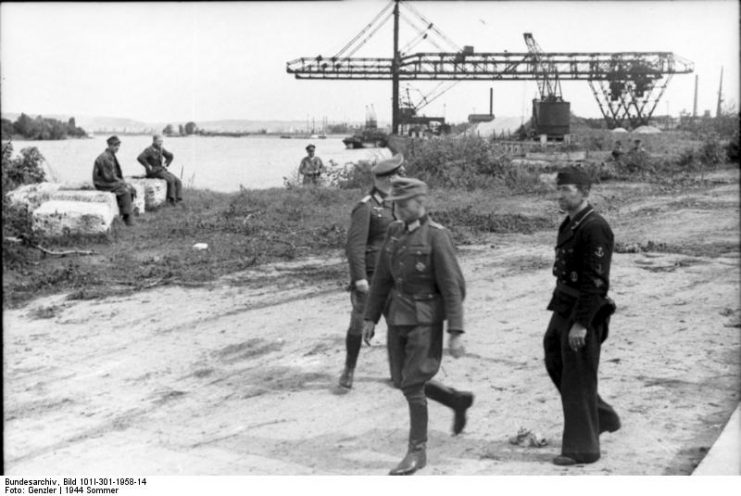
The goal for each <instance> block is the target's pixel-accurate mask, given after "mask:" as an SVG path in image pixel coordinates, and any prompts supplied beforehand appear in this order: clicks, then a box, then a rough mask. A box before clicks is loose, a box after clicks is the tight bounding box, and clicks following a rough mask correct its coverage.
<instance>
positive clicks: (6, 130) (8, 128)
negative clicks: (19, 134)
mask: <svg viewBox="0 0 741 496" xmlns="http://www.w3.org/2000/svg"><path fill="white" fill-rule="evenodd" d="M14 133H15V129H14V128H13V123H12V122H11V121H10V120H9V119H2V139H4V140H9V139H10V138H11V137H12V136H13V134H14Z"/></svg>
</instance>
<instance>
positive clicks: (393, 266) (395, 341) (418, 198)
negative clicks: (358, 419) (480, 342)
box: [363, 178, 473, 475]
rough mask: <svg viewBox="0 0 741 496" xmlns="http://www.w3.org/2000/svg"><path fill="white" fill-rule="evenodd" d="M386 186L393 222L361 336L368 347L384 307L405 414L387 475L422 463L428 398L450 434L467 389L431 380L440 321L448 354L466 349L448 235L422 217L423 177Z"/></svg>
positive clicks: (468, 399)
mask: <svg viewBox="0 0 741 496" xmlns="http://www.w3.org/2000/svg"><path fill="white" fill-rule="evenodd" d="M391 185H392V188H391V195H390V196H389V198H387V199H390V200H393V201H394V202H395V204H396V212H397V216H398V217H399V219H400V220H398V221H395V222H393V223H391V225H390V226H389V229H388V233H387V235H386V238H385V240H384V244H383V246H382V247H381V252H380V255H379V257H378V261H377V262H376V271H375V275H374V276H373V282H372V284H371V288H370V294H369V296H368V303H367V305H366V307H365V315H364V319H365V322H364V324H363V339H364V340H365V341H366V343H367V344H370V340H371V338H372V337H373V335H374V328H375V324H376V323H377V322H378V320H379V319H380V317H381V314H382V313H383V312H384V309H385V308H386V307H387V305H388V310H387V313H386V322H387V323H388V335H387V342H388V343H387V344H388V352H389V361H390V364H391V369H392V376H393V377H395V378H398V379H399V385H400V387H401V390H402V392H403V393H404V396H405V397H406V399H407V403H408V405H409V418H410V429H409V448H408V451H407V454H406V456H405V457H404V459H403V460H402V461H401V462H400V463H399V464H398V465H397V466H396V467H395V468H394V469H392V470H391V472H390V474H391V475H409V474H412V473H414V472H415V471H417V470H418V469H421V468H422V467H424V466H425V465H426V463H427V457H426V443H427V420H428V416H427V414H428V412H427V398H430V399H433V400H435V401H438V402H440V403H442V404H444V405H446V406H448V407H450V408H451V409H453V411H454V413H455V416H454V421H453V434H454V435H455V434H459V433H460V432H461V431H462V430H463V428H464V426H465V423H466V411H467V409H468V408H469V407H470V406H471V404H472V403H473V394H471V393H469V392H461V391H456V390H455V389H452V388H449V387H446V386H444V385H442V384H440V383H438V382H436V381H433V380H432V378H433V377H434V376H435V374H436V373H437V371H438V370H439V368H440V362H441V359H442V351H443V321H445V320H447V321H448V333H449V336H450V337H449V342H448V343H449V344H448V346H449V349H450V353H451V355H453V357H455V358H458V357H460V356H462V355H463V354H464V352H465V350H464V348H463V344H462V340H461V335H462V334H463V299H464V297H465V294H466V288H465V281H464V279H463V274H462V273H461V270H460V267H459V265H458V261H457V259H456V255H455V248H454V247H453V242H452V240H451V237H450V233H449V232H448V231H447V230H446V229H445V228H444V227H443V226H441V225H440V224H438V223H436V222H434V221H433V220H432V219H430V218H429V216H428V215H427V213H426V211H425V200H426V196H427V185H426V184H425V183H424V182H422V181H420V180H418V179H411V178H397V179H394V180H393V181H392V182H391Z"/></svg>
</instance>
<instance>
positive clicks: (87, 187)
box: [59, 181, 95, 191]
mask: <svg viewBox="0 0 741 496" xmlns="http://www.w3.org/2000/svg"><path fill="white" fill-rule="evenodd" d="M59 190H60V191H68V190H74V191H78V190H81V191H95V185H94V184H93V182H92V181H66V182H63V183H61V184H60V186H59Z"/></svg>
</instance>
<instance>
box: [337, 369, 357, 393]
mask: <svg viewBox="0 0 741 496" xmlns="http://www.w3.org/2000/svg"><path fill="white" fill-rule="evenodd" d="M354 372H355V369H351V368H350V367H347V366H345V370H343V371H342V375H340V387H342V388H345V389H350V388H352V379H353V373H354Z"/></svg>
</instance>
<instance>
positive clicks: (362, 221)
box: [345, 188, 396, 367]
mask: <svg viewBox="0 0 741 496" xmlns="http://www.w3.org/2000/svg"><path fill="white" fill-rule="evenodd" d="M395 219H396V217H395V215H394V204H393V203H392V202H384V200H383V196H382V193H381V192H380V191H378V190H377V189H375V188H373V190H371V192H370V194H369V195H367V196H366V197H365V198H363V199H362V200H361V201H359V202H358V204H357V205H355V208H353V210H352V213H351V218H350V229H349V230H348V233H347V245H346V246H345V253H346V254H347V261H348V264H349V265H350V298H351V301H352V306H353V311H352V316H351V319H350V328H349V329H348V333H350V334H353V335H356V336H360V335H361V333H362V331H363V311H364V310H365V302H366V299H367V296H368V295H367V293H362V292H360V291H357V290H356V289H355V282H357V281H361V280H363V279H365V280H367V281H368V283H369V284H370V282H371V280H372V279H373V272H374V271H375V267H376V259H377V258H378V253H379V252H380V250H381V246H382V245H383V240H384V238H385V236H386V231H387V230H388V226H389V225H390V224H391V223H392V222H393V221H394V220H395ZM351 365H353V367H354V364H351Z"/></svg>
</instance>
